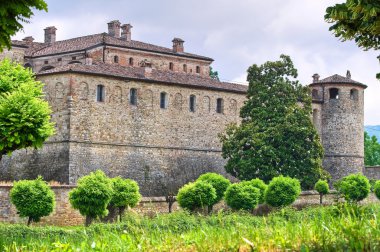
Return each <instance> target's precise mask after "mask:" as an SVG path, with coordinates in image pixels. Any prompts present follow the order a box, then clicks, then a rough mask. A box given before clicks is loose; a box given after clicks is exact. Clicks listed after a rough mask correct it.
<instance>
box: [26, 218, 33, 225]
mask: <svg viewBox="0 0 380 252" xmlns="http://www.w3.org/2000/svg"><path fill="white" fill-rule="evenodd" d="M32 221H33V219H32V217H30V216H29V217H28V224H27V225H28V226H30V224H31V223H32Z"/></svg>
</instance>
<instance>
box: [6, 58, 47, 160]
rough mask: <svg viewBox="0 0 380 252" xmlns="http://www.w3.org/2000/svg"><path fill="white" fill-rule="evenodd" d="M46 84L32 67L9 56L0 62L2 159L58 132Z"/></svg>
mask: <svg viewBox="0 0 380 252" xmlns="http://www.w3.org/2000/svg"><path fill="white" fill-rule="evenodd" d="M42 87H43V84H42V83H41V82H39V81H36V80H35V76H34V75H33V73H32V72H31V70H28V69H25V68H24V67H22V66H21V65H19V64H17V63H14V62H11V61H10V60H8V59H5V60H3V61H2V62H0V159H1V156H2V155H3V154H6V153H8V154H10V153H12V151H14V150H18V149H22V148H26V147H34V148H39V147H41V146H42V144H43V142H44V141H45V140H46V139H47V138H48V137H49V136H51V135H52V134H53V133H54V125H53V123H51V122H50V114H51V112H52V111H51V109H50V107H49V105H48V103H47V102H46V101H44V100H43V99H42V96H43V91H42Z"/></svg>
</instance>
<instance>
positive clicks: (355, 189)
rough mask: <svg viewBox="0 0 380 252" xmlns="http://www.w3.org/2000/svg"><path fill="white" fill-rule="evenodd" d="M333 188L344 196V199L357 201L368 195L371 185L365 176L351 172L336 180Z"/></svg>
mask: <svg viewBox="0 0 380 252" xmlns="http://www.w3.org/2000/svg"><path fill="white" fill-rule="evenodd" d="M335 188H336V189H337V190H338V192H339V193H341V194H342V195H343V196H344V199H345V200H346V201H348V202H358V201H361V200H363V199H365V198H366V197H367V196H368V194H369V192H370V189H371V185H370V184H369V181H368V179H367V177H366V176H364V175H362V174H351V175H348V176H346V177H344V178H342V179H341V180H339V181H337V182H336V184H335Z"/></svg>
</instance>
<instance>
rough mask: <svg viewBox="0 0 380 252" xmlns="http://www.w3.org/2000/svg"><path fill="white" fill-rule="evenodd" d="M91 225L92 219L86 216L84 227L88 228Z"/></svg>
mask: <svg viewBox="0 0 380 252" xmlns="http://www.w3.org/2000/svg"><path fill="white" fill-rule="evenodd" d="M91 223H92V217H90V216H86V222H85V224H84V225H85V226H86V227H88V226H90V225H91Z"/></svg>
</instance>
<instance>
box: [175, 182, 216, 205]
mask: <svg viewBox="0 0 380 252" xmlns="http://www.w3.org/2000/svg"><path fill="white" fill-rule="evenodd" d="M216 197H217V196H216V191H215V188H214V187H212V185H210V184H209V183H206V182H204V181H197V182H194V183H188V184H186V185H184V186H183V187H182V188H180V189H179V191H178V194H177V201H178V204H179V205H180V207H182V208H184V209H187V210H189V211H194V210H195V209H197V208H203V207H206V206H207V207H208V206H210V205H212V204H213V203H214V202H215V199H216Z"/></svg>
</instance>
